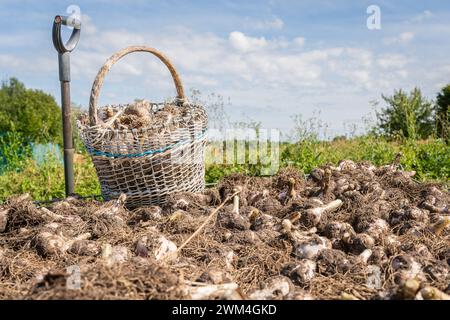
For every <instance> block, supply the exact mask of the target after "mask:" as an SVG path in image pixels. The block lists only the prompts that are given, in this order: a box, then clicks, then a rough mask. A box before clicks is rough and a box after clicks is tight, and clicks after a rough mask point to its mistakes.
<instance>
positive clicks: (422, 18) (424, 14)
mask: <svg viewBox="0 0 450 320" xmlns="http://www.w3.org/2000/svg"><path fill="white" fill-rule="evenodd" d="M431 17H433V13H432V12H431V11H430V10H425V11H424V12H422V13H421V14H419V15H417V16H415V17H414V18H412V19H411V22H412V23H421V22H423V21H425V20H428V19H430V18H431Z"/></svg>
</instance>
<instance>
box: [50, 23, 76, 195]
mask: <svg viewBox="0 0 450 320" xmlns="http://www.w3.org/2000/svg"><path fill="white" fill-rule="evenodd" d="M61 25H66V26H72V27H74V29H73V31H72V35H71V36H70V38H69V41H67V43H64V42H63V40H62V36H61ZM80 32H81V22H80V20H79V19H77V18H74V17H66V16H59V15H58V16H56V17H55V19H54V20H53V30H52V39H53V45H54V46H55V49H56V51H58V63H59V81H60V82H61V109H62V123H63V144H64V180H65V191H66V196H70V195H72V194H73V193H74V173H73V154H74V149H73V137H72V114H71V106H70V52H72V51H73V49H75V47H76V46H77V44H78V41H79V40H80Z"/></svg>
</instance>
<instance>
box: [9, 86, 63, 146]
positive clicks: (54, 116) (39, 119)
mask: <svg viewBox="0 0 450 320" xmlns="http://www.w3.org/2000/svg"><path fill="white" fill-rule="evenodd" d="M61 128H62V125H61V109H60V108H59V107H58V104H57V103H56V101H55V99H54V98H53V97H52V96H51V95H49V94H46V93H44V92H43V91H41V90H32V89H26V88H25V86H24V84H23V83H21V82H20V81H19V80H17V79H16V78H11V79H10V80H9V81H8V82H6V81H5V82H3V83H2V86H1V89H0V133H2V132H3V133H5V132H20V135H21V136H23V137H24V138H26V139H27V140H28V142H36V143H42V142H56V143H59V142H61V141H62V140H61V136H62V131H61V130H62V129H61Z"/></svg>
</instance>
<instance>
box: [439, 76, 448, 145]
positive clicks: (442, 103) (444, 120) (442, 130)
mask: <svg viewBox="0 0 450 320" xmlns="http://www.w3.org/2000/svg"><path fill="white" fill-rule="evenodd" d="M436 125H437V132H438V135H439V136H440V137H442V138H445V139H446V140H450V84H448V85H447V86H445V87H444V88H442V90H441V92H439V94H438V96H437V98H436Z"/></svg>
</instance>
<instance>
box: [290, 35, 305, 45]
mask: <svg viewBox="0 0 450 320" xmlns="http://www.w3.org/2000/svg"><path fill="white" fill-rule="evenodd" d="M305 41H306V40H305V38H303V37H297V38H294V40H293V41H292V42H293V43H294V45H296V46H298V47H303V46H304V45H305Z"/></svg>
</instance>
